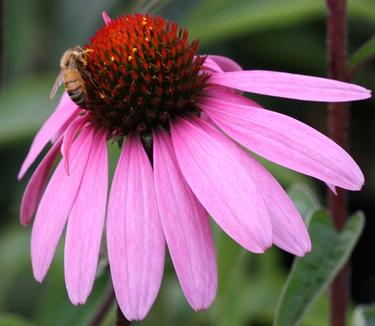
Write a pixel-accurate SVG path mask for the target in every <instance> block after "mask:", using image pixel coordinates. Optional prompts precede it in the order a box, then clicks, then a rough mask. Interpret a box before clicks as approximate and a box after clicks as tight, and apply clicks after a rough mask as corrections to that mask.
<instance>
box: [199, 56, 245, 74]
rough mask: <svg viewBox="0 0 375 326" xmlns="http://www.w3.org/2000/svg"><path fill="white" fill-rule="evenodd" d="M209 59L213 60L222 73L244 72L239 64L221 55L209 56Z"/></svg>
mask: <svg viewBox="0 0 375 326" xmlns="http://www.w3.org/2000/svg"><path fill="white" fill-rule="evenodd" d="M207 59H210V60H213V61H214V62H215V63H216V64H217V65H218V66H219V67H220V68H221V71H224V72H227V71H240V70H242V68H241V66H240V65H239V64H238V63H237V62H235V61H233V60H232V59H229V58H227V57H223V56H221V55H209V56H207ZM207 59H206V60H207ZM218 72H219V71H218Z"/></svg>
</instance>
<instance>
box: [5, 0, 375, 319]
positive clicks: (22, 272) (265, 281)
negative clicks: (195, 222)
mask: <svg viewBox="0 0 375 326" xmlns="http://www.w3.org/2000/svg"><path fill="white" fill-rule="evenodd" d="M1 2H3V11H2V17H1V18H2V27H1V28H2V32H3V59H2V62H1V65H2V75H1V84H0V164H1V171H2V173H1V187H0V326H8V325H14V326H22V325H56V326H57V325H86V324H87V323H88V321H89V320H90V319H91V318H92V316H93V314H94V312H95V308H96V307H97V305H98V302H100V300H101V297H102V296H103V295H104V293H105V292H106V289H107V288H108V286H109V284H110V276H109V274H108V270H107V269H106V268H105V267H104V269H103V270H102V271H101V273H99V274H98V279H97V280H96V283H95V287H94V291H93V293H92V295H91V296H90V298H89V301H88V304H87V305H85V306H80V307H75V306H72V305H71V304H70V302H69V299H68V296H67V294H66V290H65V285H64V277H63V258H62V250H61V249H62V248H63V244H60V249H59V251H58V253H57V255H56V257H55V259H54V263H53V266H52V268H51V270H50V271H49V274H48V276H47V278H46V280H45V281H44V283H43V284H42V285H40V284H38V283H36V281H35V280H34V279H33V277H32V271H31V262H30V255H29V238H30V231H31V228H24V227H21V226H20V225H19V223H18V210H19V205H20V199H21V196H22V191H23V189H24V188H25V186H26V180H27V179H28V178H27V177H29V176H30V174H28V176H27V177H26V178H25V181H22V182H21V183H18V182H17V181H16V175H17V172H18V169H19V167H20V165H21V162H22V159H23V158H24V157H25V155H26V153H27V150H28V147H29V145H30V143H31V140H32V136H33V135H34V134H35V132H36V130H37V129H38V128H39V127H40V125H41V123H42V122H43V121H44V120H45V118H46V117H48V115H49V114H50V113H51V112H52V110H53V109H54V107H55V105H56V101H57V98H58V96H56V98H55V100H54V101H50V100H49V99H48V94H49V92H50V89H51V86H52V84H53V82H54V80H55V78H56V75H57V73H58V64H59V58H60V56H61V54H62V52H63V51H64V50H65V49H66V48H68V47H70V46H72V45H76V44H81V45H82V44H85V43H86V42H88V40H89V37H90V35H92V34H93V33H94V32H95V30H96V29H97V28H99V27H100V26H101V25H102V24H103V23H102V18H101V11H102V10H107V11H108V12H109V14H110V15H111V16H112V17H116V16H119V15H121V14H124V13H127V12H129V11H131V10H134V8H135V6H136V5H137V4H136V1H126V0H106V1H100V0H65V1H58V0H2V1H1V0H0V3H1ZM162 2H164V3H163V7H162V8H160V11H159V13H160V14H162V15H164V16H166V17H167V18H170V19H173V20H175V21H177V22H178V23H180V24H181V25H182V26H184V27H186V28H187V29H188V30H189V32H190V36H191V38H198V39H200V44H201V47H200V52H201V53H202V54H221V55H225V56H228V57H231V58H233V59H234V60H236V61H237V62H238V63H240V64H241V66H242V67H244V68H245V69H254V68H256V69H268V70H278V71H288V72H295V73H303V74H310V75H318V76H324V75H326V70H327V60H326V52H325V51H326V50H325V45H326V41H325V27H326V24H325V6H324V1H323V0H281V1H280V0H215V1H213V0H174V1H173V0H170V1H162ZM374 32H375V1H374V0H351V1H349V49H350V52H351V53H353V52H354V50H355V49H357V48H358V47H359V46H360V45H361V44H362V43H363V42H365V41H366V40H367V39H368V38H369V37H371V36H372V35H373V34H374ZM355 82H356V83H358V84H361V85H364V86H366V87H367V88H370V89H371V88H372V89H373V88H374V87H373V85H375V65H374V64H372V65H369V66H367V67H366V69H364V70H363V71H361V72H360V73H359V74H358V76H357V78H356V80H355ZM60 92H61V90H60ZM253 98H256V99H257V100H258V101H259V102H260V103H261V104H262V105H263V106H265V107H266V108H269V109H272V110H277V111H280V112H283V113H285V114H288V115H290V116H294V117H296V118H298V119H300V120H302V121H305V122H306V123H308V124H309V125H311V126H313V127H315V128H316V129H318V130H320V131H322V132H325V130H326V109H325V105H324V104H321V103H307V102H298V101H289V100H281V99H272V98H266V97H261V96H254V97H253ZM374 106H375V101H374V100H368V101H362V102H357V103H354V104H353V105H352V131H351V153H352V155H353V157H354V158H355V160H356V161H357V162H358V164H359V165H360V166H361V168H362V169H363V171H364V174H365V176H366V185H365V187H364V189H363V191H361V192H359V193H352V194H351V195H350V211H351V212H354V211H356V210H359V209H361V210H363V211H364V213H365V215H366V216H367V220H366V226H365V231H364V233H363V234H362V237H361V239H360V241H359V243H358V245H357V247H356V249H355V251H354V254H353V257H352V263H353V270H352V289H351V292H352V298H353V305H354V304H358V303H370V302H374V301H375V267H374V264H372V262H373V260H374V255H373V248H374V240H373V239H374V234H375V222H374V220H373V216H374V215H375V205H374V198H375V175H374V174H375V159H374V157H375V156H374V152H375V133H374V132H373V130H374V128H375V119H374V117H375V113H374ZM264 163H265V164H266V165H267V167H269V168H270V170H271V172H272V173H273V174H274V175H275V176H276V177H277V178H278V180H279V181H280V182H281V183H282V185H283V186H284V187H285V189H287V190H289V191H290V193H291V196H292V198H293V199H294V200H295V201H296V203H297V204H298V205H299V208H300V209H301V212H302V213H303V215H305V216H307V215H308V211H309V210H310V208H311V207H310V206H311V205H318V203H320V204H321V205H325V189H324V185H323V184H322V183H316V182H315V181H314V180H312V179H311V178H305V177H303V176H301V175H298V174H295V173H292V172H290V171H288V170H285V169H282V168H279V167H277V166H275V165H272V164H270V163H268V162H264ZM301 194H302V195H301ZM301 196H302V197H303V196H307V197H308V202H309V203H310V204H309V205H310V206H308V207H305V206H304V203H305V202H304V200H301ZM311 203H313V204H311ZM213 228H214V231H215V240H216V245H217V256H218V263H219V274H220V275H219V290H218V296H217V299H216V301H215V304H214V305H213V306H212V308H211V309H210V310H209V311H206V312H199V313H194V312H193V311H192V310H191V309H190V307H189V306H188V304H187V302H186V300H185V299H184V298H183V295H182V292H181V289H180V287H179V284H178V281H177V278H176V276H175V273H174V271H173V267H172V265H171V263H170V260H169V259H168V260H167V265H166V268H165V278H164V280H163V284H162V288H161V291H160V295H159V297H158V299H157V301H156V304H155V306H154V307H153V309H152V311H151V313H150V315H149V316H148V318H147V319H146V320H145V321H143V322H140V323H139V324H140V325H143V324H144V325H176V324H178V325H270V324H272V320H273V318H274V314H275V310H276V305H277V300H278V298H279V296H280V293H281V290H282V287H283V283H284V282H285V280H286V277H287V274H288V270H289V268H290V265H291V262H292V259H293V257H291V256H290V255H288V254H286V253H284V252H282V251H281V250H278V249H277V248H272V249H271V250H270V251H269V252H267V253H266V254H264V255H254V254H251V253H248V252H246V251H245V250H243V249H241V248H240V247H239V246H237V245H236V244H235V243H234V242H233V241H232V240H230V239H229V238H228V237H226V236H225V235H224V233H223V232H221V231H219V230H218V229H217V227H216V226H215V225H213ZM102 264H103V265H104V266H105V260H103V261H102ZM327 310H328V304H327V298H326V296H323V297H322V298H320V299H319V300H318V302H317V303H316V304H315V305H314V307H313V309H312V310H311V311H310V313H309V314H308V316H307V318H306V319H305V321H304V324H306V325H326V324H327V320H328V319H327V316H328V313H327ZM114 311H115V310H114V309H112V311H111V313H110V314H109V315H108V318H107V319H106V320H105V323H104V324H105V325H110V324H112V323H113V320H114V315H115V312H114Z"/></svg>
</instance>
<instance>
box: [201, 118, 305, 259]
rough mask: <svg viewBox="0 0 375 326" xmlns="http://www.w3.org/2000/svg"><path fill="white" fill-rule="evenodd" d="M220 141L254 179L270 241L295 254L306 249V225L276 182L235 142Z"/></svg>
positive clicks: (300, 253) (228, 140)
mask: <svg viewBox="0 0 375 326" xmlns="http://www.w3.org/2000/svg"><path fill="white" fill-rule="evenodd" d="M194 121H196V120H194ZM205 131H206V132H208V133H209V134H210V135H212V136H215V133H216V131H215V130H214V129H212V128H206V129H205ZM221 144H222V145H224V146H225V147H226V148H227V149H228V150H231V151H233V150H236V154H237V158H238V160H239V162H241V164H242V166H243V167H244V168H245V169H246V170H247V172H248V174H249V175H250V176H251V178H252V179H253V180H254V183H255V186H256V187H257V189H258V192H259V193H260V195H261V196H262V200H263V202H264V205H265V207H266V208H267V211H268V214H269V216H270V219H271V223H272V236H273V243H274V244H276V245H277V246H279V247H280V248H282V249H284V250H286V251H288V252H290V253H292V254H294V255H297V256H303V255H305V254H306V253H307V252H309V251H310V250H311V241H310V237H309V234H308V232H307V229H306V226H305V224H304V222H303V220H302V218H301V216H300V215H299V213H298V210H297V209H296V207H295V206H294V204H293V202H292V201H291V200H290V198H289V196H288V195H287V194H286V193H285V191H284V190H283V188H282V187H281V186H280V184H279V183H278V182H277V181H276V180H275V178H274V177H273V176H272V175H271V174H270V173H269V172H268V171H267V170H266V169H265V168H264V167H263V166H262V165H261V164H259V162H258V161H257V160H256V159H254V158H253V157H251V156H250V155H249V153H246V152H245V151H244V150H243V149H242V148H241V147H239V146H238V145H233V141H231V140H230V139H229V138H227V137H224V138H223V139H222V141H221Z"/></svg>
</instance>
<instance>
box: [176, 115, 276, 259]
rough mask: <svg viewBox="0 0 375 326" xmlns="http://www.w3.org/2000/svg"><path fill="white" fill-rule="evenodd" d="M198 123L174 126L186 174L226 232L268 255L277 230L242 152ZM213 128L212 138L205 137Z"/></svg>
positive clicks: (185, 121)
mask: <svg viewBox="0 0 375 326" xmlns="http://www.w3.org/2000/svg"><path fill="white" fill-rule="evenodd" d="M197 121H198V123H199V126H197V125H196V124H193V123H191V122H189V121H187V120H185V119H179V120H177V121H176V122H173V123H172V124H171V130H172V140H173V146H174V150H175V153H176V157H177V161H178V163H179V166H180V168H181V171H182V174H183V175H184V177H185V179H186V181H187V183H188V184H189V186H190V188H191V189H192V191H193V193H194V194H195V195H196V196H197V198H198V200H199V201H200V202H201V203H202V205H203V206H204V207H205V208H206V209H207V211H208V212H209V213H210V215H211V216H212V217H213V218H214V219H215V220H216V222H217V223H218V224H219V225H220V226H221V228H223V229H224V230H225V232H226V233H228V234H229V235H230V236H231V237H232V238H233V239H234V240H236V241H237V242H238V243H239V244H240V245H242V246H243V247H245V248H246V249H248V250H250V251H253V252H257V253H260V252H264V251H265V250H266V249H267V248H269V247H270V246H271V244H272V226H271V222H270V219H269V216H268V213H267V209H266V207H265V206H264V203H263V200H262V198H261V196H260V194H259V192H258V190H257V188H256V186H255V184H254V181H253V180H252V179H251V178H250V176H249V174H248V172H247V171H246V169H245V168H244V167H243V166H242V164H241V163H240V162H239V160H238V157H237V155H236V153H237V149H236V148H233V149H232V150H229V149H228V148H226V147H225V146H224V145H222V144H221V142H222V141H223V138H225V136H224V135H223V134H221V133H220V132H219V131H217V130H213V129H214V128H213V127H212V126H211V125H209V124H208V123H206V122H204V121H202V120H197ZM208 128H211V129H212V133H211V134H208V133H207V132H205V130H207V129H208ZM213 135H215V136H213Z"/></svg>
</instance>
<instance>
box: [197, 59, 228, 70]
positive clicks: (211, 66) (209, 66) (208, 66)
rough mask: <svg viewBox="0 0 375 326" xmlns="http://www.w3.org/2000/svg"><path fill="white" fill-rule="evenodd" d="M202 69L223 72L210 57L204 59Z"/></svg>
mask: <svg viewBox="0 0 375 326" xmlns="http://www.w3.org/2000/svg"><path fill="white" fill-rule="evenodd" d="M202 69H204V70H211V71H212V72H223V69H221V67H220V66H219V65H218V64H217V63H216V62H215V61H214V60H213V59H211V58H210V57H207V58H206V59H205V60H204V62H203V66H202Z"/></svg>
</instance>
